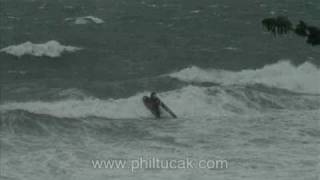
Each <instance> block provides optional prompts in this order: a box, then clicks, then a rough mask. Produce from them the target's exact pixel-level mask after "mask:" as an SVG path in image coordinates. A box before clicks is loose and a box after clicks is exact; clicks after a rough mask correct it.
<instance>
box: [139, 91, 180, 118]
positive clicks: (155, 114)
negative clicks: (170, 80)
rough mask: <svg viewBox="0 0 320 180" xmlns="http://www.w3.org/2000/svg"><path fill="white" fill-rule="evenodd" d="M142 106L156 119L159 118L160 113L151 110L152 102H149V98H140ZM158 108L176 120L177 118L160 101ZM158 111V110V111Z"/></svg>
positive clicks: (153, 109)
mask: <svg viewBox="0 0 320 180" xmlns="http://www.w3.org/2000/svg"><path fill="white" fill-rule="evenodd" d="M142 101H143V104H144V106H145V107H146V108H147V109H149V111H150V112H151V113H152V114H153V115H154V116H155V117H156V118H160V111H157V110H155V108H153V107H152V106H153V105H152V102H151V100H150V98H149V97H148V96H143V98H142ZM160 103H161V104H160V108H162V109H164V110H165V111H167V112H168V113H169V114H170V115H171V116H172V117H173V118H177V116H176V115H175V114H174V113H173V112H172V110H171V109H170V108H169V107H168V106H167V105H165V104H164V103H163V102H162V101H160ZM159 110H160V109H159Z"/></svg>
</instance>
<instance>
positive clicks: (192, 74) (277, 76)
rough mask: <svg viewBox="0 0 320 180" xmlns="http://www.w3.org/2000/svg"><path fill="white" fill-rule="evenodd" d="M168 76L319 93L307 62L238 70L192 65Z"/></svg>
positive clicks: (319, 78)
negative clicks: (295, 64)
mask: <svg viewBox="0 0 320 180" xmlns="http://www.w3.org/2000/svg"><path fill="white" fill-rule="evenodd" d="M169 76H170V77H172V78H176V79H179V80H181V81H186V82H215V83H221V84H223V85H234V84H237V85H239V84H243V85H245V84H264V85H267V86H271V87H277V88H284V89H288V90H292V91H295V92H304V93H317V94H318V93H320V70H319V68H318V67H316V66H315V65H313V64H311V63H309V62H305V63H303V64H301V65H299V66H294V65H293V64H291V63H290V62H289V61H280V62H278V63H275V64H271V65H266V66H264V67H262V68H260V69H254V70H251V69H247V70H242V71H226V70H217V69H201V68H198V67H196V66H192V67H189V68H185V69H183V70H181V71H178V72H175V73H172V74H170V75H169Z"/></svg>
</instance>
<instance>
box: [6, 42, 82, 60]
mask: <svg viewBox="0 0 320 180" xmlns="http://www.w3.org/2000/svg"><path fill="white" fill-rule="evenodd" d="M81 49H82V48H79V47H73V46H65V45H62V44H60V43H59V42H57V41H54V40H51V41H48V42H46V43H43V44H34V43H32V42H29V41H28V42H25V43H22V44H19V45H11V46H8V47H6V48H3V49H1V50H0V52H5V53H8V54H11V55H14V56H17V57H21V56H23V55H33V56H39V57H40V56H48V57H52V58H55V57H59V56H60V55H61V54H62V53H63V52H75V51H79V50H81Z"/></svg>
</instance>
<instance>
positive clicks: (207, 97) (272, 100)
mask: <svg viewBox="0 0 320 180" xmlns="http://www.w3.org/2000/svg"><path fill="white" fill-rule="evenodd" d="M146 94H148V93H147V92H143V93H139V94H136V95H134V96H131V97H129V98H122V99H107V100H102V99H97V98H89V97H88V98H86V99H83V100H79V99H64V100H59V101H52V102H45V101H29V102H6V103H3V104H2V105H0V111H1V112H7V111H13V110H24V111H28V112H31V113H35V114H46V115H51V116H55V117H59V118H84V117H92V116H93V117H104V118H111V119H139V118H150V117H153V116H152V114H151V113H150V112H149V111H148V110H147V109H146V108H145V107H144V105H143V103H142V101H141V99H142V97H143V96H144V95H146ZM159 97H160V98H161V99H162V100H163V102H164V103H165V104H167V105H168V106H169V107H170V108H171V109H172V110H173V111H174V112H175V113H176V114H177V115H178V117H180V118H212V117H217V116H230V115H231V116H232V115H254V114H256V113H263V112H267V111H269V110H282V109H284V110H313V109H319V107H320V98H319V97H318V96H307V95H300V94H290V93H289V94H288V93H286V92H283V93H281V92H280V93H279V92H277V93H274V92H273V91H261V90H256V89H254V88H247V87H234V86H230V87H220V86H214V87H197V86H187V87H184V88H182V89H178V90H173V91H168V92H163V93H159Z"/></svg>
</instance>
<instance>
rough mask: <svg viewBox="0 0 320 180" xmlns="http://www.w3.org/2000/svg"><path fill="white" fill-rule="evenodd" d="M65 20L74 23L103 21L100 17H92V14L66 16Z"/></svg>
mask: <svg viewBox="0 0 320 180" xmlns="http://www.w3.org/2000/svg"><path fill="white" fill-rule="evenodd" d="M65 20H66V21H70V20H71V21H73V22H74V24H78V25H81V24H88V23H96V24H102V23H104V21H103V20H102V19H100V18H97V17H94V16H82V17H77V18H66V19H65Z"/></svg>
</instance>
